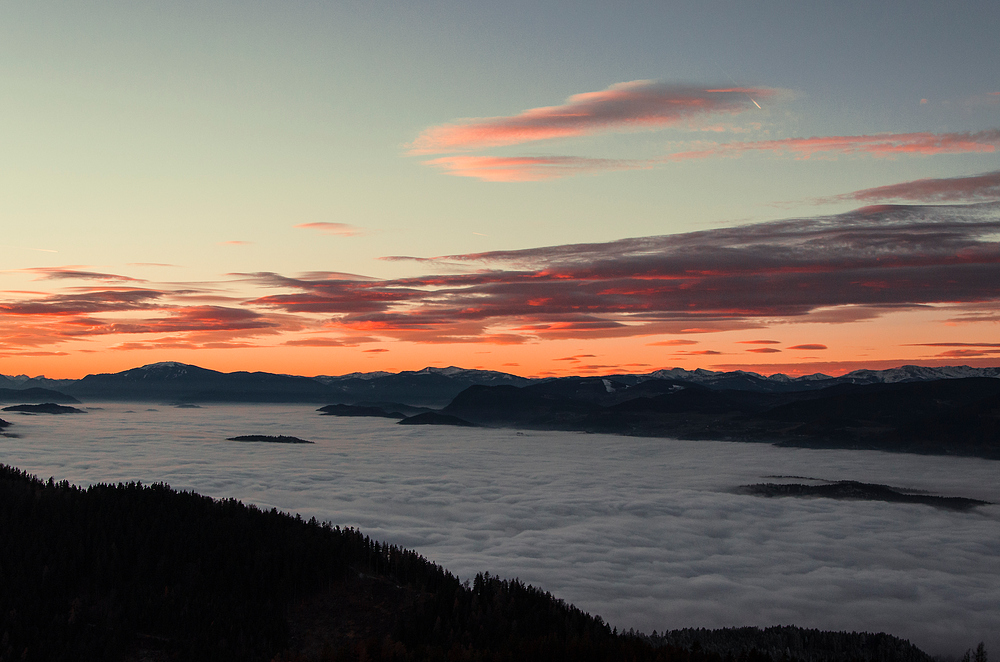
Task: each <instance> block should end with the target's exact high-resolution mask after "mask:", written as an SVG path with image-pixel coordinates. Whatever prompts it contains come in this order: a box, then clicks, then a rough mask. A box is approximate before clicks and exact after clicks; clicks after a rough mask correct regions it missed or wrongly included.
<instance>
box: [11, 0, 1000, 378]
mask: <svg viewBox="0 0 1000 662" xmlns="http://www.w3.org/2000/svg"><path fill="white" fill-rule="evenodd" d="M679 4H680V3H662V2H626V3H614V5H613V6H612V5H609V4H608V3H592V2H537V1H536V2H530V3H529V2H507V3H468V2H424V3H387V2H377V1H372V2H363V3H362V2H336V3H333V2H319V1H310V2H305V1H302V2H298V1H294V0H292V1H288V2H281V3H278V2H229V1H219V2H213V3H194V2H187V1H185V0H179V1H177V2H172V3H149V2H129V3H125V2H116V1H102V2H99V3H98V2H87V1H73V0H69V1H66V2H49V1H46V0H42V1H41V2H20V1H14V2H5V3H3V4H2V5H0V84H2V89H3V90H4V94H3V95H0V117H2V118H3V122H0V223H2V226H0V227H2V228H3V233H2V235H0V255H2V258H3V259H2V261H0V373H2V374H8V375H14V374H28V375H32V376H34V375H41V374H44V375H46V376H49V377H53V378H66V377H81V376H83V375H85V374H88V373H94V372H114V371H118V370H125V369H128V368H131V367H135V366H138V365H143V364H148V363H153V362H157V361H167V360H170V361H181V362H185V363H193V364H197V365H201V366H203V367H207V368H213V369H217V370H225V371H233V370H266V371H270V372H280V373H290V374H305V375H318V374H327V375H335V374H344V373H349V372H355V371H375V370H390V371H399V370H415V369H420V368H423V367H425V366H448V365H459V366H462V367H467V368H486V369H493V370H502V371H505V372H511V373H516V374H520V375H525V376H532V375H537V376H546V375H568V374H607V373H614V372H636V373H643V372H649V371H652V370H656V369H659V368H670V367H675V366H679V367H683V368H688V369H693V368H706V369H714V370H732V369H746V370H753V371H756V372H760V373H763V374H771V373H775V372H783V373H786V374H789V375H803V374H811V373H815V372H824V373H826V374H842V373H844V372H847V371H849V370H853V369H857V368H876V369H878V368H887V367H893V366H898V365H904V364H921V365H975V366H988V365H1000V333H998V322H1000V305H998V300H1000V76H998V75H997V73H996V72H998V71H1000V49H997V48H996V34H995V27H996V25H998V24H1000V6H998V5H997V3H995V2H987V1H983V2H971V1H970V2H963V3H944V2H883V3H868V2H865V3H862V2H838V3H822V4H820V3H801V2H769V3H762V4H756V5H754V6H750V5H748V4H747V3H736V2H703V3H698V4H697V6H695V5H694V4H693V3H692V4H691V5H690V6H677V5H679Z"/></svg>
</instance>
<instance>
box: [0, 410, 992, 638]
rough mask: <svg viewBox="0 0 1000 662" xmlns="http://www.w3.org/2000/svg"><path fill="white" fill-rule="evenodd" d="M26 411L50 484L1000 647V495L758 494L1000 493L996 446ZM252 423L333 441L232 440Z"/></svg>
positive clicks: (664, 610)
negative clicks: (967, 454)
mask: <svg viewBox="0 0 1000 662" xmlns="http://www.w3.org/2000/svg"><path fill="white" fill-rule="evenodd" d="M97 407H100V408H97ZM7 420H9V421H11V422H12V423H13V424H14V425H12V426H11V427H10V428H8V430H7V432H9V433H16V434H18V435H19V436H18V437H16V438H4V439H0V462H3V463H5V464H9V465H13V466H17V467H19V468H22V469H24V470H26V471H29V472H32V473H35V474H37V475H39V476H42V477H44V478H47V477H49V476H53V477H55V478H56V479H57V480H62V479H66V480H69V481H71V482H73V483H78V484H84V485H85V484H90V483H94V482H102V481H103V482H114V481H128V480H142V481H143V482H154V481H163V482H167V483H169V484H170V485H172V486H173V487H174V488H177V489H191V490H195V491H198V492H201V493H203V494H208V495H212V496H216V497H235V498H238V499H241V500H244V501H248V502H253V503H257V504H260V505H264V506H268V507H271V506H274V507H277V508H279V509H282V510H287V511H290V512H298V513H301V514H302V515H303V516H304V517H311V516H316V517H317V518H319V519H325V520H330V521H332V522H334V523H336V524H341V525H351V526H357V527H359V528H361V529H362V530H363V531H364V532H365V533H367V534H369V535H371V536H372V537H375V538H379V539H383V540H386V541H390V542H393V543H396V544H400V545H404V546H407V547H412V548H414V549H416V550H417V551H419V552H420V553H422V554H424V555H426V556H427V557H428V558H430V559H431V560H433V561H435V562H437V563H439V564H441V565H443V566H444V567H446V568H448V569H450V570H451V571H453V572H455V573H457V574H458V575H460V576H462V577H471V576H473V575H475V573H477V572H479V571H483V570H488V571H490V572H493V573H499V574H501V575H504V576H510V577H513V576H517V577H520V578H521V579H522V580H524V581H527V582H529V583H532V584H535V585H538V586H541V587H543V588H545V589H546V590H549V591H551V592H552V593H554V594H555V595H557V596H558V597H561V598H563V599H565V600H567V601H569V602H572V603H575V604H576V605H578V606H579V607H581V608H583V609H585V610H587V611H590V612H593V613H597V614H600V615H602V616H603V617H604V618H605V619H606V620H607V621H608V622H610V623H611V624H613V625H616V626H618V627H619V628H621V627H624V628H626V629H627V628H630V627H635V628H637V629H641V630H644V631H652V630H654V629H656V630H660V631H662V630H664V629H671V628H680V627H688V626H703V627H725V626H736V625H761V626H766V625H774V624H790V623H794V624H796V625H800V626H805V627H815V628H822V629H829V630H840V629H845V630H869V631H886V632H889V633H891V634H895V635H898V636H901V637H905V638H907V639H910V640H911V641H913V642H914V643H916V644H917V645H919V646H921V647H922V648H924V649H925V650H927V651H928V652H930V653H932V654H944V655H948V654H960V653H961V652H962V651H964V650H965V649H966V648H968V647H969V646H973V645H975V643H977V642H978V641H980V640H985V641H986V642H987V646H988V647H992V648H993V649H994V650H995V649H996V648H997V646H998V644H1000V641H997V640H996V634H995V632H996V631H997V627H996V626H997V624H998V623H1000V605H998V604H997V601H996V599H995V596H996V595H998V594H1000V574H998V573H997V572H996V568H997V567H998V566H1000V550H998V548H997V546H996V541H997V540H998V539H1000V506H997V505H988V506H980V507H976V508H973V509H971V510H970V511H968V512H954V511H948V510H944V509H939V508H934V507H931V506H927V505H921V504H891V503H884V502H871V501H836V500H832V499H816V498H809V499H796V498H782V499H765V498H761V497H756V496H751V495H747V494H739V493H737V488H738V487H739V486H741V485H745V484H748V483H757V482H762V481H773V480H780V479H775V478H771V477H773V476H785V477H788V476H795V477H805V478H812V479H821V480H845V479H851V480H859V481H865V482H872V483H881V484H886V485H892V486H894V487H898V488H905V489H909V490H924V491H927V492H929V493H933V494H939V495H947V496H962V497H969V498H976V499H982V500H985V501H990V502H993V503H998V502H1000V487H998V485H997V483H996V475H997V463H996V462H993V461H989V460H981V459H974V458H951V457H931V456H919V455H904V454H887V453H880V452H874V451H847V450H814V449H788V448H777V447H773V446H770V445H765V444H746V443H723V442H706V441H699V442H692V441H675V440H669V439H649V438H647V439H640V438H631V437H619V436H612V435H594V434H591V435H588V434H577V433H568V432H517V431H515V430H493V429H454V428H443V427H404V426H397V425H395V423H394V422H392V421H390V420H384V419H373V418H365V419H345V418H336V417H321V416H319V415H317V414H316V412H315V411H314V409H313V408H312V407H310V406H301V405H205V406H203V407H201V408H185V409H178V408H174V407H170V406H167V405H156V406H152V407H150V406H147V405H135V404H130V405H125V404H121V403H115V404H104V405H93V404H91V405H89V409H88V413H87V414H85V415H73V416H46V415H17V414H11V415H8V416H7ZM247 434H268V435H284V434H287V435H294V436H296V437H299V438H302V439H306V440H310V441H313V442H315V443H314V444H310V445H288V444H247V443H234V442H230V441H226V438H227V437H232V436H235V435H247ZM796 480H801V478H798V479H796Z"/></svg>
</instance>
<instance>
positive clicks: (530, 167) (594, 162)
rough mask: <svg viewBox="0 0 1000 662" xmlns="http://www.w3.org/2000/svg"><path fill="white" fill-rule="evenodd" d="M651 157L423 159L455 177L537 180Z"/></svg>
mask: <svg viewBox="0 0 1000 662" xmlns="http://www.w3.org/2000/svg"><path fill="white" fill-rule="evenodd" d="M656 163H657V162H655V161H645V160H624V159H589V158H583V157H577V156H443V157H440V158H436V159H430V160H428V161H424V164H425V165H429V166H434V167H436V168H441V169H442V170H444V171H445V172H446V173H448V174H449V175H455V176H456V177H474V178H476V179H480V180H482V181H485V182H537V181H543V180H546V179H559V178H562V177H567V176H570V175H579V174H588V173H595V172H607V171H610V170H637V169H642V168H651V167H653V166H654V165H656Z"/></svg>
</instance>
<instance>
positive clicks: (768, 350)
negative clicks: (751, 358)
mask: <svg viewBox="0 0 1000 662" xmlns="http://www.w3.org/2000/svg"><path fill="white" fill-rule="evenodd" d="M747 351H748V352H754V353H755V354H777V353H778V352H780V351H781V350H780V349H775V348H773V347H757V348H755V349H748V350H747Z"/></svg>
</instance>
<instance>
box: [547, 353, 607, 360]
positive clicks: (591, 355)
mask: <svg viewBox="0 0 1000 662" xmlns="http://www.w3.org/2000/svg"><path fill="white" fill-rule="evenodd" d="M593 358H597V357H596V355H594V354H577V355H576V356H564V357H562V358H560V359H552V360H553V361H573V362H579V361H580V359H593Z"/></svg>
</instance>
